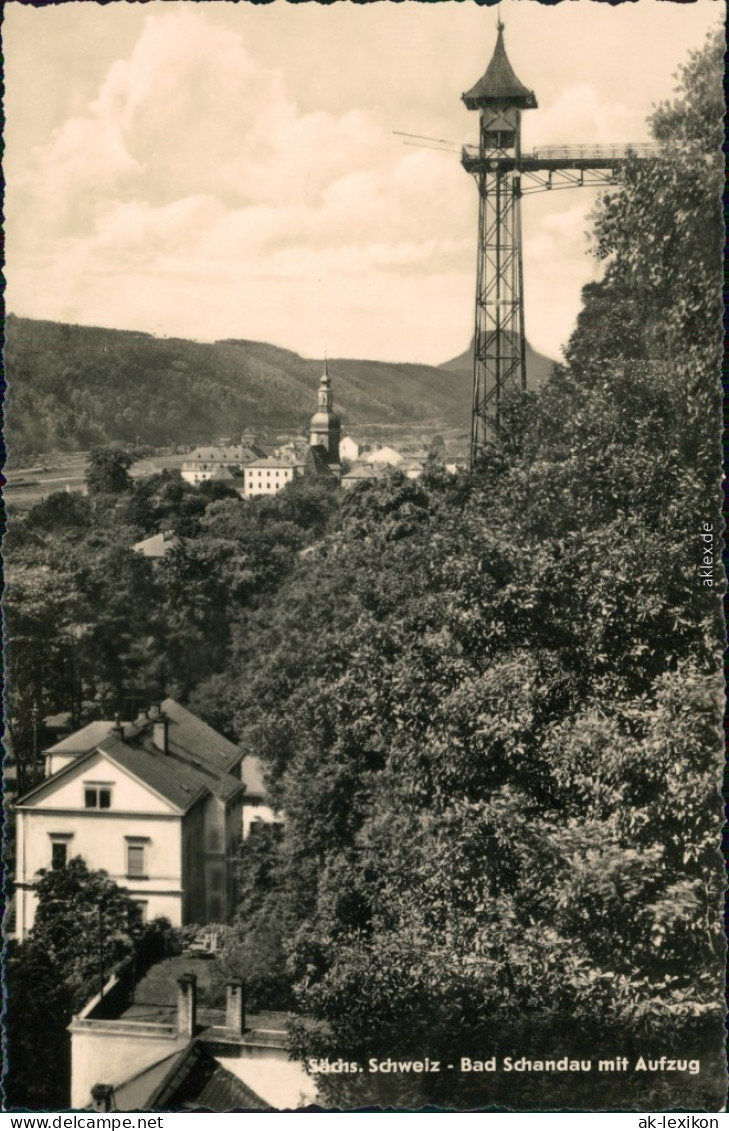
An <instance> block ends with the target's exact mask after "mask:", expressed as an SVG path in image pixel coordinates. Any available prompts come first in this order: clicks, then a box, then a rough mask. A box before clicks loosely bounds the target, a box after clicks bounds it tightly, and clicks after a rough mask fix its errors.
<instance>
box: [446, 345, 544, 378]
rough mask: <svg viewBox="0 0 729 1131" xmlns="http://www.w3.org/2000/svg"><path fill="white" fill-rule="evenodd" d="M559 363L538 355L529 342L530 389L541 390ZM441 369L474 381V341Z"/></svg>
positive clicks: (527, 366) (527, 360) (527, 346)
mask: <svg viewBox="0 0 729 1131" xmlns="http://www.w3.org/2000/svg"><path fill="white" fill-rule="evenodd" d="M556 364H557V362H556V361H553V360H552V358H550V357H545V356H544V354H542V353H537V351H536V350H534V349H532V347H531V346H530V345H529V342H527V344H526V371H527V386H528V388H530V389H539V388H540V387H541V386H542V385H543V384H544V382H545V381H546V380H547V378H548V377H549V375H550V373H551V372H552V367H553V366H554V365H556ZM439 368H440V369H445V370H446V371H447V372H448V373H458V374H460V375H462V376H465V375H468V376H469V378H470V379H471V380H472V379H473V339H471V344H470V346H469V347H468V349H467V350H466V351H465V352H464V353H461V354H459V355H458V357H454V358H452V359H451V360H450V361H444V362H443V363H442V365H440V366H439Z"/></svg>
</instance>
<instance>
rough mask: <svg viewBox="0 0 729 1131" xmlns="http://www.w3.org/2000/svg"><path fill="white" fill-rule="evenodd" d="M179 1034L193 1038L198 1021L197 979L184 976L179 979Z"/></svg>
mask: <svg viewBox="0 0 729 1131" xmlns="http://www.w3.org/2000/svg"><path fill="white" fill-rule="evenodd" d="M177 987H178V989H177V1032H178V1033H179V1034H180V1036H185V1037H191V1036H192V1035H193V1033H194V1032H195V1023H196V1021H197V978H196V976H195V975H194V974H183V975H182V977H181V978H178V979H177Z"/></svg>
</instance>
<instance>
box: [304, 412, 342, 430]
mask: <svg viewBox="0 0 729 1131" xmlns="http://www.w3.org/2000/svg"><path fill="white" fill-rule="evenodd" d="M341 423H342V422H341V420H340V418H339V417H338V416H337V414H336V412H331V410H330V409H327V408H320V409H317V411H316V412H315V413H314V415H313V416H312V418H311V427H312V428H329V427H334V428H339V426H340V425H341Z"/></svg>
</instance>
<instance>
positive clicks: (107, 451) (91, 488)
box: [84, 447, 134, 495]
mask: <svg viewBox="0 0 729 1131" xmlns="http://www.w3.org/2000/svg"><path fill="white" fill-rule="evenodd" d="M133 462H134V461H133V458H132V456H130V455H129V453H128V452H126V451H124V450H123V449H122V448H114V447H109V448H99V447H97V448H92V449H91V451H90V452H89V462H88V466H87V468H86V474H85V476H84V479H85V481H86V487H87V489H88V492H89V494H90V495H119V494H121V493H122V492H124V491H128V490H129V488H130V487H131V485H132V480H131V477H130V475H129V468H130V467H131V465H132V463H133Z"/></svg>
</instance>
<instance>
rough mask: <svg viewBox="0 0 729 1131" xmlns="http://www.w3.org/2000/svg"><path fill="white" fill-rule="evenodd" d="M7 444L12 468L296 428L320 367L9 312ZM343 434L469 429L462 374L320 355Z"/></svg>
mask: <svg viewBox="0 0 729 1131" xmlns="http://www.w3.org/2000/svg"><path fill="white" fill-rule="evenodd" d="M6 338H7V341H6V351H5V363H6V371H7V377H8V397H7V403H6V408H7V421H6V442H7V443H8V446H9V448H10V451H11V458H12V459H13V462H17V460H18V459H21V458H23V459H25V458H28V457H31V456H32V455H33V454H34V453H39V452H51V451H68V450H78V449H86V448H88V447H90V446H92V445H93V444H103V443H110V442H118V443H129V444H134V443H135V442H138V443H140V444H151V445H155V446H157V447H163V446H172V445H185V444H195V443H202V442H209V441H212V440H216V439H217V438H218V437H220V436H235V435H236V434H239V433H240V431H242V429H244V428H252V429H254V430H259V431H260V432H262V433H266V432H269V433H272V432H283V431H287V430H288V431H291V432H294V431H299V432H301V433H303V432H304V430H305V428H306V425H307V422H308V420H309V417H310V416H311V413H312V412H313V408H314V403H315V399H316V396H315V392H316V388H317V384H318V380H319V377H320V375H321V372H322V367H323V360H321V361H319V360H309V359H305V358H302V357H300V356H299V355H298V354H296V353H294V352H292V351H291V350H286V349H282V348H280V347H278V346H273V345H269V344H267V343H266V342H254V341H248V340H243V339H241V340H239V339H227V340H225V341H219V342H214V343H200V342H193V341H187V340H185V339H182V338H155V337H153V336H152V335H150V334H145V333H140V332H136V331H130V330H108V329H102V328H98V327H93V326H77V325H70V324H67V323H63V322H49V321H42V320H38V319H31V318H20V317H18V316H17V315H12V314H11V315H9V316H8V318H7V323H6ZM329 372H330V373H331V375H332V377H333V380H334V393H335V398H336V408H337V411H338V412H341V413H342V416H343V423H344V427H345V428H352V427H354V428H356V427H357V426H366V425H370V426H371V425H382V426H389V427H392V426H394V425H398V424H402V425H404V426H405V427H407V426H408V425H411V424H412V425H417V426H423V425H432V427H433V430H434V431H442V430H443V429H457V430H463V431H465V430H467V429H468V427H469V413H470V403H471V375H470V371H466V370H463V371H460V370H459V369H458V368H456V369H452V370H451V369H450V367H445V368H444V367H438V366H430V365H415V364H406V363H394V362H382V361H369V360H362V359H350V358H331V357H330V358H329Z"/></svg>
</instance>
